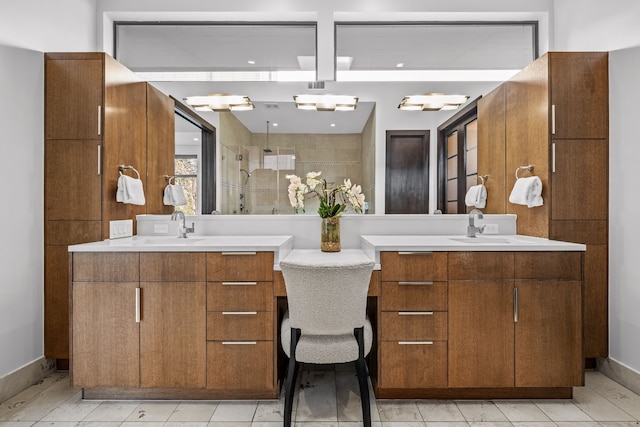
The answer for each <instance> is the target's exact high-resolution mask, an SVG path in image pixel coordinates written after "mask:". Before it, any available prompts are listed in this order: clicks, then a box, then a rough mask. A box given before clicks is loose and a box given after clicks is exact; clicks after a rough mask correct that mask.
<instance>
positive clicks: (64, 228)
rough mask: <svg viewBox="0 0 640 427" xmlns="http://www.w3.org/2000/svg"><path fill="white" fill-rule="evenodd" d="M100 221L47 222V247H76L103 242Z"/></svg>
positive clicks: (45, 237)
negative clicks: (79, 244)
mask: <svg viewBox="0 0 640 427" xmlns="http://www.w3.org/2000/svg"><path fill="white" fill-rule="evenodd" d="M101 232H102V223H101V222H100V221H47V222H46V223H45V236H44V239H45V243H44V244H45V245H64V246H65V248H66V246H68V245H75V244H78V243H88V242H97V241H98V240H101V238H102V237H101V234H100V233H101Z"/></svg>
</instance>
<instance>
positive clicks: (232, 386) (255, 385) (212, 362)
mask: <svg viewBox="0 0 640 427" xmlns="http://www.w3.org/2000/svg"><path fill="white" fill-rule="evenodd" d="M207 365H208V366H209V369H208V370H207V388H210V389H225V390H244V389H253V390H264V389H272V388H273V387H274V384H273V381H274V380H273V343H272V342H271V341H228V342H227V341H209V342H207Z"/></svg>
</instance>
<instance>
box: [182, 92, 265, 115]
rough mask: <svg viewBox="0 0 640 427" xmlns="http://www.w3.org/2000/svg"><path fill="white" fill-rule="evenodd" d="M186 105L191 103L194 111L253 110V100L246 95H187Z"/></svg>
mask: <svg viewBox="0 0 640 427" xmlns="http://www.w3.org/2000/svg"><path fill="white" fill-rule="evenodd" d="M184 101H185V102H186V103H187V105H191V106H192V107H193V108H194V110H196V111H215V112H224V111H249V110H253V108H254V105H253V102H251V100H250V99H249V97H248V96H243V95H229V94H226V93H216V94H213V95H207V96H187V97H186V98H184Z"/></svg>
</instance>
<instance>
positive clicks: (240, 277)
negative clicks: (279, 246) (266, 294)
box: [207, 252, 273, 281]
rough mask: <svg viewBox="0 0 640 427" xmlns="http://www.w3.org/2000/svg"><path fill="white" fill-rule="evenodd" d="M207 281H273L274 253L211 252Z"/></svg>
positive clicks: (208, 256)
mask: <svg viewBox="0 0 640 427" xmlns="http://www.w3.org/2000/svg"><path fill="white" fill-rule="evenodd" d="M207 280H218V281H220V280H225V281H234V280H236V281H244V280H252V281H272V280H273V252H254V253H251V252H209V253H207Z"/></svg>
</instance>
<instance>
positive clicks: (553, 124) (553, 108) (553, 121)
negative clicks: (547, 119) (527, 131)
mask: <svg viewBox="0 0 640 427" xmlns="http://www.w3.org/2000/svg"><path fill="white" fill-rule="evenodd" d="M555 134H556V106H555V104H554V105H552V106H551V135H555Z"/></svg>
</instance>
